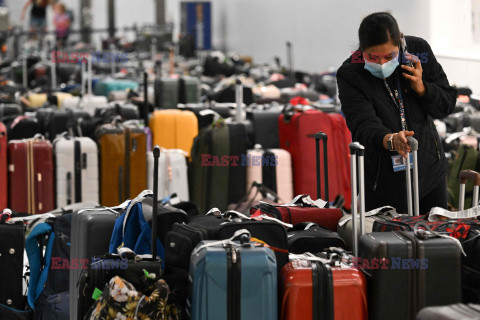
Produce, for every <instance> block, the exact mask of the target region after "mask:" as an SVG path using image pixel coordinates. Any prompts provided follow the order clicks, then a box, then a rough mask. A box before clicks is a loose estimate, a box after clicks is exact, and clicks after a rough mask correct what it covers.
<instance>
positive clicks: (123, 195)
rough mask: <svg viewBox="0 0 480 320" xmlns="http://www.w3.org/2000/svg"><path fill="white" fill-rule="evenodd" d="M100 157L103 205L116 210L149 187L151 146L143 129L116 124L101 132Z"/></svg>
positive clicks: (103, 127)
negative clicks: (118, 206)
mask: <svg viewBox="0 0 480 320" xmlns="http://www.w3.org/2000/svg"><path fill="white" fill-rule="evenodd" d="M97 142H98V147H99V153H100V202H101V204H102V205H104V206H114V205H117V204H118V203H122V202H123V201H124V200H126V199H128V198H130V197H132V196H133V195H136V194H139V193H140V192H141V191H142V190H144V189H145V187H146V185H147V145H146V136H145V132H144V131H143V129H141V128H138V127H136V126H135V127H130V126H124V125H119V124H118V123H117V122H116V121H114V122H113V123H112V124H106V125H103V126H101V127H100V128H99V129H98V130H97Z"/></svg>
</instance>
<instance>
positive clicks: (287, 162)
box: [246, 149, 293, 202]
mask: <svg viewBox="0 0 480 320" xmlns="http://www.w3.org/2000/svg"><path fill="white" fill-rule="evenodd" d="M246 164H247V183H246V184H247V186H248V187H249V188H250V186H251V185H252V183H253V182H254V181H256V182H259V183H261V184H263V185H264V186H265V187H267V188H269V189H270V190H272V191H274V192H275V193H276V194H277V195H278V197H279V198H280V200H281V201H283V202H287V201H290V200H292V199H293V178H292V160H291V156H290V154H289V153H288V151H286V150H283V149H263V150H262V149H255V150H248V151H247V157H246ZM247 192H248V190H247Z"/></svg>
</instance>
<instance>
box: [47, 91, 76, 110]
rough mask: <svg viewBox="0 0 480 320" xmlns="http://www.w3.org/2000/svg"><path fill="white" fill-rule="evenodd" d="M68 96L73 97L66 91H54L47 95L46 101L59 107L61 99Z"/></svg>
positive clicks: (68, 97)
mask: <svg viewBox="0 0 480 320" xmlns="http://www.w3.org/2000/svg"><path fill="white" fill-rule="evenodd" d="M70 98H73V95H72V94H71V93H67V92H54V93H52V94H49V95H48V96H47V100H48V102H49V103H51V104H54V105H56V106H57V107H59V108H60V107H61V106H62V103H63V100H65V99H70Z"/></svg>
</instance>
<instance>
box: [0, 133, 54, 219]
mask: <svg viewBox="0 0 480 320" xmlns="http://www.w3.org/2000/svg"><path fill="white" fill-rule="evenodd" d="M8 154H9V164H8V171H9V181H10V184H9V186H10V188H9V191H10V192H9V195H10V199H9V200H10V208H11V209H12V210H14V211H17V212H21V213H29V214H36V213H45V212H48V211H51V210H53V209H54V200H55V198H54V195H55V194H54V185H53V160H52V158H53V150H52V145H51V143H50V141H48V140H45V139H44V138H43V137H41V138H38V137H35V138H33V139H24V140H12V141H10V142H9V143H8Z"/></svg>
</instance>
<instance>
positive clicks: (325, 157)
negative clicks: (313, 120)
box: [313, 131, 330, 208]
mask: <svg viewBox="0 0 480 320" xmlns="http://www.w3.org/2000/svg"><path fill="white" fill-rule="evenodd" d="M313 137H314V138H315V150H316V154H315V156H316V166H317V199H320V198H321V196H322V194H321V193H322V187H321V184H320V180H321V179H320V140H322V143H323V174H324V181H325V201H326V202H327V204H326V205H325V208H328V207H329V201H330V199H329V194H328V155H327V140H328V137H327V134H326V133H325V132H322V131H319V132H317V133H315V134H314V135H313Z"/></svg>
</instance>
